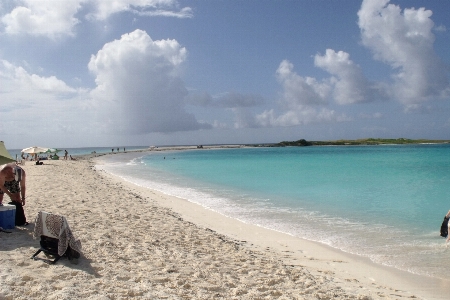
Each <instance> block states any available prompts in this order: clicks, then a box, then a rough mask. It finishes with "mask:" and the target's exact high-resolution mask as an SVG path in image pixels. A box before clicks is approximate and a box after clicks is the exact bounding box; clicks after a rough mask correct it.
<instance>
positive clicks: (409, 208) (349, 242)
mask: <svg viewBox="0 0 450 300" xmlns="http://www.w3.org/2000/svg"><path fill="white" fill-rule="evenodd" d="M137 148H139V147H137ZM142 148H144V147H140V148H139V149H142ZM127 149H128V148H127ZM121 150H122V149H121ZM130 150H131V148H130ZM110 151H111V149H109V152H110ZM69 152H70V151H69ZM97 152H98V151H97ZM107 152H108V151H107ZM88 153H90V152H88ZM102 160H103V162H104V164H101V165H99V166H97V167H98V168H102V169H104V170H106V171H107V172H110V173H112V174H115V175H117V176H120V177H122V178H124V179H125V180H128V181H130V182H133V183H135V184H138V185H140V186H144V187H148V188H151V189H155V190H159V191H161V192H164V193H166V194H171V195H175V196H178V197H181V198H184V199H187V200H189V201H192V202H195V203H197V204H199V205H202V206H204V207H206V208H208V209H211V210H214V211H217V212H219V213H222V214H224V215H227V216H229V217H232V218H236V219H239V220H241V221H244V222H247V223H253V224H257V225H259V226H263V227H267V228H270V229H274V230H278V231H281V232H285V233H287V234H290V235H293V236H297V237H300V238H304V239H308V240H312V241H316V242H319V243H323V244H326V245H329V246H331V247H334V248H336V249H340V250H343V251H345V252H348V253H353V254H356V255H359V256H363V257H368V258H370V259H371V260H372V261H374V262H375V263H378V264H383V265H387V266H392V267H395V268H398V269H401V270H406V271H409V272H411V273H415V274H420V275H427V276H431V277H438V278H447V276H446V273H448V269H449V267H450V246H449V248H448V249H447V248H446V247H445V239H444V238H442V237H440V236H439V229H440V226H441V223H442V220H443V218H444V215H445V214H446V213H447V211H448V210H449V209H450V173H449V170H450V145H449V144H433V145H386V146H313V147H285V148H239V149H216V150H207V149H198V150H189V151H150V152H142V153H128V154H123V155H110V156H103V157H102Z"/></svg>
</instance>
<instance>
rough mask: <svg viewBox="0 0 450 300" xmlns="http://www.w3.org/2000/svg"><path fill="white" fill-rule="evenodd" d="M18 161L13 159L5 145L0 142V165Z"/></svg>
mask: <svg viewBox="0 0 450 300" xmlns="http://www.w3.org/2000/svg"><path fill="white" fill-rule="evenodd" d="M13 161H16V160H15V159H13V158H12V157H11V154H9V152H8V150H6V147H5V143H3V141H0V165H3V164H7V163H10V162H13Z"/></svg>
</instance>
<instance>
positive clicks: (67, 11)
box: [0, 0, 193, 39]
mask: <svg viewBox="0 0 450 300" xmlns="http://www.w3.org/2000/svg"><path fill="white" fill-rule="evenodd" d="M17 3H18V5H17V6H15V7H14V8H13V9H12V10H11V11H10V12H9V13H7V14H5V15H3V16H2V17H1V18H0V21H1V23H2V24H3V27H4V32H5V33H7V34H10V35H18V34H28V35H32V36H44V37H48V38H51V39H55V38H58V37H61V36H74V35H75V26H76V25H77V24H79V23H80V22H82V21H83V20H84V18H83V19H81V20H80V19H79V18H77V17H76V16H77V14H78V13H79V12H80V11H83V13H86V15H85V17H86V18H88V19H92V20H105V19H107V18H109V17H110V16H111V15H113V14H116V13H120V12H130V13H133V14H136V15H139V16H144V17H153V16H164V17H176V18H191V17H192V16H193V12H192V9H191V8H190V7H180V5H179V3H178V1H176V0H64V1H62V0H20V1H17Z"/></svg>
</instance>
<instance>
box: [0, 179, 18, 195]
mask: <svg viewBox="0 0 450 300" xmlns="http://www.w3.org/2000/svg"><path fill="white" fill-rule="evenodd" d="M5 188H7V189H8V191H10V192H11V193H12V194H16V193H20V185H19V182H18V181H16V180H13V181H5ZM0 194H3V191H2V190H0Z"/></svg>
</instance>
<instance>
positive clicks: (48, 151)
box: [45, 148, 62, 153]
mask: <svg viewBox="0 0 450 300" xmlns="http://www.w3.org/2000/svg"><path fill="white" fill-rule="evenodd" d="M60 151H62V150H60V149H56V148H48V149H47V151H45V153H58V152H60Z"/></svg>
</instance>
